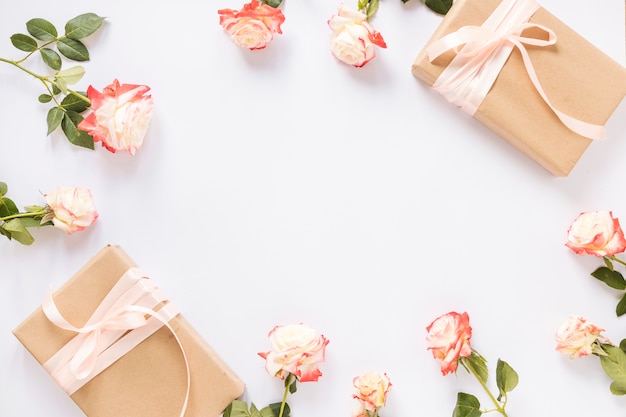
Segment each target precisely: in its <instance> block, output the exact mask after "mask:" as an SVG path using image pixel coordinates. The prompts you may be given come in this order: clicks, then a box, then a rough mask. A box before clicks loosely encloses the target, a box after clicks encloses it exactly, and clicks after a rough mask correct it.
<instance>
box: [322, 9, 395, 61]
mask: <svg viewBox="0 0 626 417" xmlns="http://www.w3.org/2000/svg"><path fill="white" fill-rule="evenodd" d="M328 26H329V27H330V29H331V30H332V32H331V34H330V51H331V53H332V54H333V55H334V56H335V57H336V58H337V59H339V60H340V61H341V62H344V63H346V64H348V65H354V66H355V67H362V66H364V65H365V64H367V63H368V62H369V61H371V60H372V59H374V57H376V51H375V48H374V47H375V46H379V47H381V48H386V47H387V44H386V43H385V40H384V39H383V37H382V35H381V34H380V33H379V32H377V31H376V30H374V28H373V27H372V25H370V24H369V22H368V21H367V16H366V15H365V14H364V13H361V12H359V11H357V10H352V9H350V8H348V7H347V6H346V5H344V4H343V3H342V4H340V5H339V8H338V11H337V14H336V15H333V16H332V17H331V18H330V19H329V20H328Z"/></svg>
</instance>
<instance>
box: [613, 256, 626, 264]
mask: <svg viewBox="0 0 626 417" xmlns="http://www.w3.org/2000/svg"><path fill="white" fill-rule="evenodd" d="M609 259H611V260H613V261H615V262H618V263H620V264H622V265H624V266H626V262H624V261H622V260H621V259H619V258H618V257H617V256H615V255H611V256H609Z"/></svg>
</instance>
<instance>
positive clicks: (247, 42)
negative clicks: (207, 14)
mask: <svg viewBox="0 0 626 417" xmlns="http://www.w3.org/2000/svg"><path fill="white" fill-rule="evenodd" d="M217 13H218V14H219V15H220V25H221V26H222V27H223V28H224V30H226V32H227V33H228V34H229V35H230V38H231V39H232V41H233V42H234V43H235V44H236V45H238V46H241V47H243V48H248V49H250V50H255V49H263V48H265V47H266V46H267V44H268V43H269V42H270V41H271V40H272V39H273V38H274V34H275V33H283V32H282V31H281V29H280V25H281V24H282V23H283V22H284V21H285V16H284V15H283V12H282V11H281V10H280V9H277V8H274V7H272V6H269V5H267V4H265V3H261V4H259V2H258V0H252V1H251V2H250V3H248V4H245V5H244V6H243V8H242V9H241V10H232V9H221V10H218V11H217Z"/></svg>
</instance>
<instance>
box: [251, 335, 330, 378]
mask: <svg viewBox="0 0 626 417" xmlns="http://www.w3.org/2000/svg"><path fill="white" fill-rule="evenodd" d="M268 337H269V339H270V342H271V344H272V350H271V351H268V352H260V353H259V356H261V357H262V358H263V359H265V369H266V370H267V372H268V373H269V374H270V375H272V376H275V377H278V378H280V379H283V380H284V379H285V378H286V377H287V376H288V375H289V374H292V375H294V376H295V377H296V378H297V380H298V381H300V382H308V381H317V379H318V378H319V377H320V376H322V372H321V371H320V370H319V368H318V363H320V362H324V360H325V357H324V355H325V349H326V345H327V344H328V342H329V341H328V340H327V339H326V338H325V337H324V336H323V335H318V334H317V333H316V332H315V330H313V329H312V328H310V327H308V326H306V325H304V324H293V325H286V326H276V327H274V328H273V329H272V330H271V331H270V332H269V335H268Z"/></svg>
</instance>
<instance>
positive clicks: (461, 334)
mask: <svg viewBox="0 0 626 417" xmlns="http://www.w3.org/2000/svg"><path fill="white" fill-rule="evenodd" d="M426 331H427V332H428V336H427V337H426V340H427V341H428V343H429V347H428V349H429V350H430V351H432V354H433V357H435V359H438V360H439V361H440V362H441V373H442V374H443V375H446V374H448V373H450V372H455V371H456V369H457V365H458V361H459V358H460V357H469V356H470V355H471V354H472V347H471V346H470V338H471V337H472V328H471V327H470V324H469V315H468V314H467V313H463V314H459V313H456V312H454V311H453V312H450V313H448V314H444V315H442V316H440V317H438V318H437V319H435V320H434V321H433V322H432V323H431V324H430V325H428V327H426Z"/></svg>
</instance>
